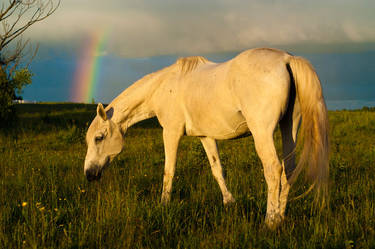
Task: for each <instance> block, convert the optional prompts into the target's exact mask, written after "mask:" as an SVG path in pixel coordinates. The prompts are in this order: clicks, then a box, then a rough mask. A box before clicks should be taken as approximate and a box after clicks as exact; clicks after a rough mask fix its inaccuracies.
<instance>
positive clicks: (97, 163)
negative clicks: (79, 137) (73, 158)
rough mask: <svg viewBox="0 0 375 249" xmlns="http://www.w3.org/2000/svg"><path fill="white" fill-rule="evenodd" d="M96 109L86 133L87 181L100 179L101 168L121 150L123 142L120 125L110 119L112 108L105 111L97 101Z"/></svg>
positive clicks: (85, 169) (85, 167)
mask: <svg viewBox="0 0 375 249" xmlns="http://www.w3.org/2000/svg"><path fill="white" fill-rule="evenodd" d="M96 111H97V115H96V117H95V119H94V120H93V121H92V123H91V124H90V127H89V129H88V130H87V134H86V142H87V153H86V158H85V166H84V172H85V175H86V177H87V179H88V180H89V181H92V180H99V179H100V177H101V174H102V171H103V169H104V168H105V167H106V166H108V165H109V163H110V162H111V161H112V160H113V158H114V157H115V156H117V155H118V154H119V153H120V152H121V151H122V148H123V142H124V141H123V140H124V138H123V135H122V133H121V130H120V127H119V126H118V125H117V124H116V123H114V122H113V121H112V120H111V118H112V115H113V108H110V109H109V110H107V111H105V110H104V108H103V105H102V104H100V103H99V104H98V107H97V109H96Z"/></svg>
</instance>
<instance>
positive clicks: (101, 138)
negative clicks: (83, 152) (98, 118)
mask: <svg viewBox="0 0 375 249" xmlns="http://www.w3.org/2000/svg"><path fill="white" fill-rule="evenodd" d="M103 139H104V135H103V134H100V135H99V136H96V137H95V142H96V143H98V142H100V141H102V140H103Z"/></svg>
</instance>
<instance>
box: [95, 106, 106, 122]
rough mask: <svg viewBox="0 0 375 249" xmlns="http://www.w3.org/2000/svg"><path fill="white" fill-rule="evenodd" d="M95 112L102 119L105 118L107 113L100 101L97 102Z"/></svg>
mask: <svg viewBox="0 0 375 249" xmlns="http://www.w3.org/2000/svg"><path fill="white" fill-rule="evenodd" d="M96 114H97V115H98V116H100V117H101V118H102V119H103V120H104V121H106V120H107V114H106V113H105V110H104V108H103V105H102V103H99V104H98V107H97V108H96Z"/></svg>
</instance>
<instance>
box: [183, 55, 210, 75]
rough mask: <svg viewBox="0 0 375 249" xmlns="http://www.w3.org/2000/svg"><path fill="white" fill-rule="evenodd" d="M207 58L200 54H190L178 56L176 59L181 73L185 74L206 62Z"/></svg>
mask: <svg viewBox="0 0 375 249" xmlns="http://www.w3.org/2000/svg"><path fill="white" fill-rule="evenodd" d="M207 62H208V60H207V59H206V58H204V57H202V56H190V57H183V58H179V59H178V60H177V61H176V64H177V66H179V68H180V71H181V73H182V74H187V73H190V72H192V71H194V70H195V69H196V68H197V67H198V66H199V65H201V64H206V63H207Z"/></svg>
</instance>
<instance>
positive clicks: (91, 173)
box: [85, 167, 102, 182]
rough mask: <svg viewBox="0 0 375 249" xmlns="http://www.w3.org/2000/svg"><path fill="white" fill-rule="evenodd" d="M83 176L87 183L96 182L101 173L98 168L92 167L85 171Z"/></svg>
mask: <svg viewBox="0 0 375 249" xmlns="http://www.w3.org/2000/svg"><path fill="white" fill-rule="evenodd" d="M85 175H86V178H87V180H88V181H89V182H91V181H97V180H99V179H100V177H101V176H102V171H101V170H100V169H99V167H93V168H90V169H87V170H85Z"/></svg>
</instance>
